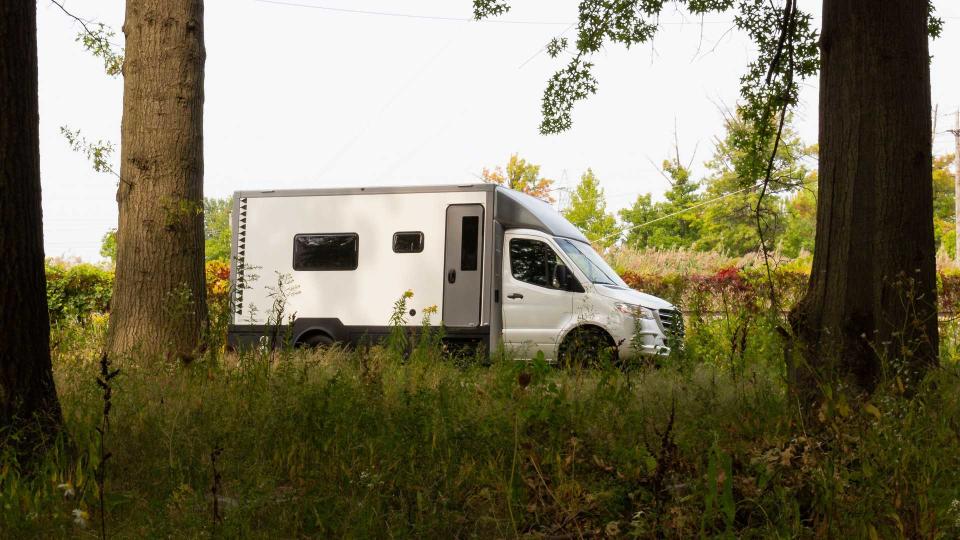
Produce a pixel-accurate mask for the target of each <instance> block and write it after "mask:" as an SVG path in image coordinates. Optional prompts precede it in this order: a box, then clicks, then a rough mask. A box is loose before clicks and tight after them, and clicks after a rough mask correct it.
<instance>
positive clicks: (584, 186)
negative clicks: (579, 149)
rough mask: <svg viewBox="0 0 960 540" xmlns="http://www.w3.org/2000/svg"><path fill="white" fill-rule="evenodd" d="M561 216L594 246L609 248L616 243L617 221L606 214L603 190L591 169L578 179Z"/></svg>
mask: <svg viewBox="0 0 960 540" xmlns="http://www.w3.org/2000/svg"><path fill="white" fill-rule="evenodd" d="M563 215H564V217H566V218H567V219H568V220H569V221H570V223H573V224H574V225H575V226H576V227H577V228H578V229H580V230H581V231H583V234H584V235H585V236H586V237H587V238H588V239H590V241H591V242H593V243H594V244H596V245H599V246H601V247H609V246H611V245H613V243H614V242H616V241H617V233H618V232H619V229H618V228H617V220H616V218H614V217H613V215H611V214H608V213H607V201H606V199H605V198H604V196H603V188H601V187H600V182H599V180H597V177H596V175H594V174H593V170H591V169H587V172H585V173H583V175H582V176H581V177H580V183H578V184H577V187H576V189H575V190H574V191H573V194H572V195H571V196H570V206H569V207H567V209H566V210H564V211H563Z"/></svg>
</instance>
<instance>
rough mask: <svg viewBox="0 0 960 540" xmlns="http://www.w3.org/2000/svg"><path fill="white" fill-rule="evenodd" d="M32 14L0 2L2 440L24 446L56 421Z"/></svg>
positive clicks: (26, 7)
mask: <svg viewBox="0 0 960 540" xmlns="http://www.w3.org/2000/svg"><path fill="white" fill-rule="evenodd" d="M36 17H37V5H36V2H33V1H31V0H5V1H4V2H0V254H2V256H0V441H2V440H3V439H4V438H5V437H4V435H6V434H9V433H10V432H4V430H7V429H10V430H12V431H13V432H21V435H25V437H23V438H22V439H21V444H24V443H25V444H26V445H32V444H33V443H34V442H37V441H38V439H37V438H36V436H38V435H49V434H52V433H54V432H56V431H57V430H58V429H59V426H60V424H61V421H62V419H61V415H60V404H59V402H58V401H57V393H56V389H55V388H54V384H53V372H52V370H51V365H50V322H49V319H48V316H47V291H46V277H45V275H44V268H43V219H42V211H41V208H40V136H39V123H40V115H39V114H38V105H37V19H36ZM37 428H39V429H37ZM21 430H26V431H27V433H23V432H22V431H21ZM0 446H2V445H0ZM23 449H24V450H29V447H24V448H23Z"/></svg>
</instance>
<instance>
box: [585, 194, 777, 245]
mask: <svg viewBox="0 0 960 540" xmlns="http://www.w3.org/2000/svg"><path fill="white" fill-rule="evenodd" d="M761 184H763V182H762V181H761V182H757V183H756V184H754V185H752V186H747V187H745V188H742V189H738V190H737V191H731V192H730V193H726V194H724V195H721V196H719V197H715V198H713V199H710V200H707V201H703V202H699V203H697V204H695V205H693V206H688V207H686V208H684V209H682V210H677V211H676V212H673V213H670V214H667V215H665V216H660V217H658V218H656V219H651V220H650V221H647V222H645V223H640V224H639V225H634V226H633V227H628V228H626V229H623V230H622V231H617V232H616V233H614V234H610V235H607V236H604V237H603V238H600V239H599V240H598V242H601V243H602V242H604V241H606V240H610V239H611V238H619V237H620V236H621V235H622V234H623V233H627V232H630V231H632V230H635V229H639V228H640V227H644V226H646V225H650V224H651V223H656V222H658V221H663V220H665V219H667V218H672V217H674V216H676V215H679V214H682V213H684V212H687V211H689V210H694V209H696V208H700V207H701V206H706V205H708V204H711V203H714V202H717V201H719V200H721V199H726V198H727V197H730V196H731V195H736V194H738V193H743V192H744V191H748V190H751V189H756V188H758V187H760V185H761Z"/></svg>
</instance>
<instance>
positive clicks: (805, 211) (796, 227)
mask: <svg viewBox="0 0 960 540" xmlns="http://www.w3.org/2000/svg"><path fill="white" fill-rule="evenodd" d="M784 206H785V209H784V214H785V215H784V227H783V229H784V230H783V236H782V237H781V238H780V241H779V246H780V251H781V252H782V253H783V254H784V255H786V256H787V257H798V256H799V255H800V254H801V253H804V252H806V253H813V249H814V243H813V239H814V235H815V234H816V231H817V172H816V171H811V172H810V173H809V174H808V175H807V180H805V181H804V186H803V187H802V188H800V189H798V190H797V191H796V192H794V193H792V194H788V195H787V196H786V197H785V199H784Z"/></svg>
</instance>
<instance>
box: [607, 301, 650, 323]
mask: <svg viewBox="0 0 960 540" xmlns="http://www.w3.org/2000/svg"><path fill="white" fill-rule="evenodd" d="M615 305H616V308H617V311H619V312H620V313H623V314H624V315H632V316H634V317H636V318H638V319H650V320H653V318H654V317H653V310H651V309H650V308H646V307H643V306H641V305H638V304H627V303H625V302H617V303H616V304H615Z"/></svg>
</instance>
